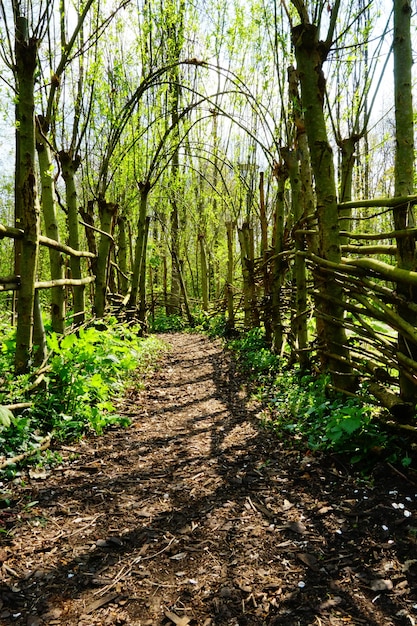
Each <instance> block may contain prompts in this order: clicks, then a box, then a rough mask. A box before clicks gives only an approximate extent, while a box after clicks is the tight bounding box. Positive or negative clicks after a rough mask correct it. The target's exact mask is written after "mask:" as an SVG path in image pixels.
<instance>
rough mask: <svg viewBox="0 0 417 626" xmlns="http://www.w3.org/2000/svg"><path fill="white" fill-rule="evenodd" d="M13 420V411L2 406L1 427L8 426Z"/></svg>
mask: <svg viewBox="0 0 417 626" xmlns="http://www.w3.org/2000/svg"><path fill="white" fill-rule="evenodd" d="M12 421H13V413H12V412H11V411H10V409H7V408H6V407H5V406H0V428H1V427H3V428H8V427H9V426H10V424H11V423H12Z"/></svg>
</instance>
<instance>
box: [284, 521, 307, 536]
mask: <svg viewBox="0 0 417 626" xmlns="http://www.w3.org/2000/svg"><path fill="white" fill-rule="evenodd" d="M285 528H288V530H292V531H293V533H298V534H299V535H304V534H305V533H306V532H307V528H306V527H305V526H304V524H302V523H301V522H290V523H289V524H286V525H285Z"/></svg>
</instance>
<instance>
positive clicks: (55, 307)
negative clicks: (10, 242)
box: [36, 119, 65, 334]
mask: <svg viewBox="0 0 417 626" xmlns="http://www.w3.org/2000/svg"><path fill="white" fill-rule="evenodd" d="M36 131H37V132H36V135H37V141H36V149H37V152H38V161H39V169H40V181H41V194H42V215H43V221H44V224H45V234H46V236H47V237H49V238H50V239H54V240H55V241H57V242H59V227H58V216H57V212H56V207H55V189H54V187H55V183H54V176H53V163H52V156H51V149H50V147H49V142H48V140H47V139H46V136H45V133H44V131H46V129H44V128H43V125H42V120H41V119H38V120H37V129H36ZM49 265H50V272H51V279H52V280H62V279H63V278H64V259H63V255H62V253H61V252H59V251H58V250H54V249H53V248H49ZM51 326H52V330H53V331H54V332H56V333H58V334H64V332H65V287H64V286H57V287H52V289H51Z"/></svg>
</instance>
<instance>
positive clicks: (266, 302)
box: [259, 172, 272, 345]
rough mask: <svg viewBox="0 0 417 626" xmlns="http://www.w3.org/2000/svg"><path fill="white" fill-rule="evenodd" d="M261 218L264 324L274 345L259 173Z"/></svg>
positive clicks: (267, 252) (263, 206)
mask: <svg viewBox="0 0 417 626" xmlns="http://www.w3.org/2000/svg"><path fill="white" fill-rule="evenodd" d="M259 217H260V223H261V258H262V266H263V270H262V285H263V292H264V293H263V323H264V327H265V340H266V341H267V343H268V345H271V344H272V324H271V288H270V287H271V285H270V283H271V281H270V272H269V265H268V258H269V256H270V251H269V248H268V220H267V216H266V208H265V188H264V173H263V172H260V173H259Z"/></svg>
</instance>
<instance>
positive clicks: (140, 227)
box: [129, 182, 151, 312]
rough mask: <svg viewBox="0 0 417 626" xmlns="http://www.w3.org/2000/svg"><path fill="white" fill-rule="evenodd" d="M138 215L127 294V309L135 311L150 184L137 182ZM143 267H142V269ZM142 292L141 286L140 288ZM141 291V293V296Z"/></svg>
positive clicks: (142, 261)
mask: <svg viewBox="0 0 417 626" xmlns="http://www.w3.org/2000/svg"><path fill="white" fill-rule="evenodd" d="M138 187H139V216H138V223H137V235H136V243H135V249H134V260H133V271H132V286H131V290H130V296H129V311H131V312H136V309H137V306H138V295H139V287H140V284H139V283H140V277H141V273H142V271H143V272H144V275H145V276H146V240H147V222H146V217H147V216H146V213H147V209H148V196H149V192H150V189H151V187H150V184H149V183H148V182H146V183H139V185H138ZM142 268H143V269H142ZM142 292H143V288H142ZM142 296H143V293H142V294H141V297H142Z"/></svg>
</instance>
